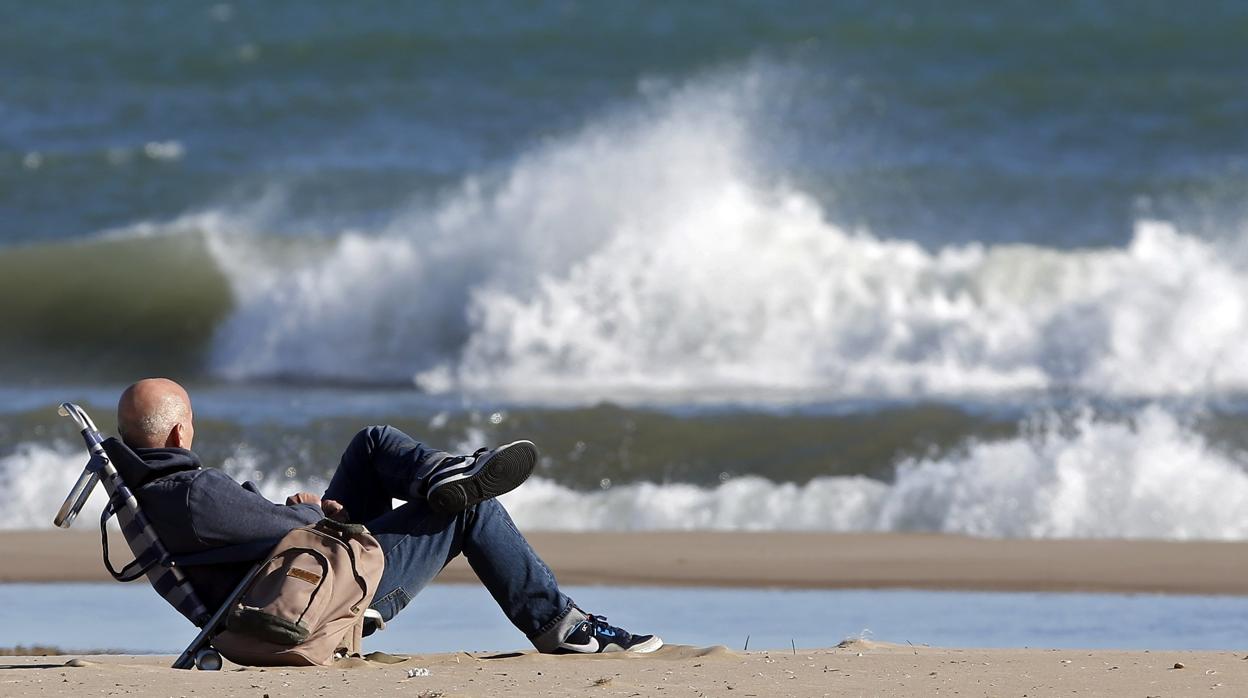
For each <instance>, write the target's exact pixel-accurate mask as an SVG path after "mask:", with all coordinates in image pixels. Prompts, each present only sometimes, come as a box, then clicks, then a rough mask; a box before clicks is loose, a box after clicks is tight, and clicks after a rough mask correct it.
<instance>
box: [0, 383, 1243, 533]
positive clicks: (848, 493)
mask: <svg viewBox="0 0 1248 698" xmlns="http://www.w3.org/2000/svg"><path fill="white" fill-rule="evenodd" d="M476 440H477V439H476V438H474V437H472V436H470V437H469V438H468V439H467V441H472V442H475V441H476ZM84 460H85V458H84V457H83V455H82V454H81V453H79V452H77V451H75V450H74V449H71V448H69V447H68V446H66V447H65V448H60V447H57V448H50V447H46V446H40V445H34V444H30V445H26V446H23V447H21V448H19V449H18V450H17V452H16V453H14V454H13V455H10V456H8V457H6V458H3V459H0V486H3V487H5V489H6V491H8V492H11V493H14V492H15V493H16V494H17V496H16V498H15V501H16V504H15V505H14V506H11V507H10V509H9V512H8V514H7V515H6V517H4V519H3V521H0V527H3V528H9V529H17V528H42V527H47V526H49V525H50V522H51V514H52V513H53V512H55V511H56V507H57V506H59V504H60V501H61V498H62V497H63V496H64V494H65V493H66V492H68V490H69V487H70V485H71V484H72V482H73V479H74V477H76V476H77V473H78V472H79V471H80V469H81V466H82V464H83V462H84ZM260 465H261V463H260V459H259V458H258V457H257V455H256V454H254V453H248V452H247V450H246V449H242V450H240V451H239V452H238V453H237V454H236V455H235V456H233V457H231V458H229V459H227V461H226V462H225V463H224V464H223V467H224V469H225V470H226V471H227V472H229V473H230V474H231V475H233V476H235V477H237V478H239V479H248V478H256V477H257V475H258V474H260V473H261V470H260V468H259V467H258V466H260ZM259 484H260V486H261V489H262V491H263V492H264V494H265V495H266V496H268V497H269V498H270V499H273V500H274V501H282V499H284V498H285V496H286V495H288V494H290V493H293V492H295V491H298V490H311V491H315V492H319V491H322V490H323V489H324V487H325V483H324V481H322V480H312V481H305V480H301V479H297V478H287V477H283V476H282V475H280V474H278V475H276V476H271V477H268V478H261V479H260V482H259ZM502 501H503V502H504V504H505V505H506V506H507V508H508V510H509V511H510V512H511V513H512V515H513V517H514V518H515V520H516V521H517V523H518V524H519V525H520V526H521V527H522V528H524V529H532V530H537V529H546V530H571V531H588V530H626V531H627V530H746V531H773V530H780V531H933V532H944V533H958V534H968V535H975V536H989V537H1007V538H1068V537H1073V538H1162V539H1176V540H1187V539H1226V540H1243V539H1248V520H1245V518H1244V517H1243V512H1244V511H1245V508H1246V507H1248V472H1245V470H1244V468H1243V465H1242V463H1241V462H1240V461H1239V460H1237V459H1236V458H1234V457H1231V456H1228V455H1226V454H1224V453H1221V452H1219V451H1217V450H1215V449H1211V448H1210V447H1209V445H1208V444H1207V443H1206V441H1205V440H1204V439H1203V438H1202V437H1201V436H1199V435H1198V434H1196V433H1194V432H1192V431H1191V430H1190V429H1189V428H1187V427H1185V426H1184V425H1183V423H1182V422H1181V420H1179V419H1177V418H1176V417H1175V416H1173V415H1171V414H1170V413H1169V412H1167V411H1165V410H1163V409H1161V408H1159V407H1148V408H1145V409H1142V410H1141V411H1139V412H1137V413H1135V414H1134V415H1131V416H1130V417H1129V418H1126V419H1116V420H1105V419H1100V418H1097V417H1094V416H1093V415H1091V414H1090V413H1082V414H1078V415H1075V416H1073V417H1070V418H1067V419H1060V418H1058V417H1056V416H1053V415H1049V416H1046V417H1043V418H1038V419H1035V420H1032V421H1030V422H1029V424H1028V428H1027V430H1026V432H1025V433H1024V435H1022V436H1020V437H1018V438H1014V439H1005V440H1000V441H991V442H982V443H974V442H972V443H968V444H966V446H965V448H964V449H962V450H961V451H960V452H957V453H954V454H952V455H949V456H946V457H942V458H929V459H914V460H908V461H904V462H902V463H900V464H898V468H897V475H896V479H895V481H894V482H891V483H886V482H881V481H879V480H873V479H870V478H866V477H861V476H855V477H820V478H816V479H814V480H812V481H810V482H808V483H806V484H804V485H798V484H795V483H776V482H773V481H770V480H766V479H763V478H758V477H740V478H734V479H729V480H728V481H726V482H724V483H723V484H721V485H719V486H717V487H713V488H705V487H696V486H693V485H688V484H657V483H651V482H645V483H638V484H631V485H624V486H611V487H607V488H606V489H602V490H599V491H592V492H584V491H577V490H573V489H570V488H567V487H564V486H562V485H560V484H558V483H556V482H553V481H550V480H547V479H542V478H540V477H535V478H533V479H531V480H530V481H529V482H527V483H526V484H525V485H524V486H523V487H521V488H520V489H518V490H516V491H514V492H512V493H509V494H507V495H505V496H504V497H503V498H502ZM102 503H103V495H102V494H100V493H97V494H96V496H95V497H94V498H93V499H92V502H91V505H90V506H89V507H88V509H87V510H86V511H85V512H84V514H83V520H85V521H91V520H94V519H93V518H92V513H93V512H94V514H95V515H97V516H98V512H99V507H100V506H102ZM80 525H81V524H80Z"/></svg>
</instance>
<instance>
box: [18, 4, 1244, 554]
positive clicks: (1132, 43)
mask: <svg viewBox="0 0 1248 698" xmlns="http://www.w3.org/2000/svg"><path fill="white" fill-rule="evenodd" d="M1245 21H1248V7H1246V6H1245V5H1244V4H1243V3H1236V2H1229V1H1227V2H1219V1H1210V2H1202V3H1199V6H1198V7H1193V8H1192V9H1191V11H1184V12H1176V11H1175V10H1174V7H1173V6H1172V5H1170V4H1168V3H1160V2H1157V3H1154V2H1139V3H1130V4H1129V5H1127V4H1114V3H1104V2H1096V1H1093V0H1087V1H1078V2H1069V3H1063V4H1062V5H1061V7H1056V8H1046V10H1045V11H1044V12H1038V11H1036V10H1035V9H1034V8H1032V7H1029V6H1027V5H1015V4H999V5H994V6H984V5H983V4H982V3H976V2H947V3H940V4H939V5H935V4H931V3H923V2H902V3H888V4H887V6H884V5H879V6H877V5H874V4H871V3H865V4H863V3H826V2H819V1H817V0H788V1H785V2H774V3H753V2H722V3H714V4H710V5H707V4H702V3H670V2H657V1H653V2H652V1H646V2H634V3H615V4H611V5H610V6H607V7H604V6H602V5H601V4H595V3H577V2H538V3H526V4H524V5H523V6H521V5H514V6H513V5H509V4H506V3H452V4H425V3H416V4H413V3H401V2H393V3H386V2H380V3H375V4H370V5H369V6H368V7H355V6H351V7H347V6H344V5H342V4H341V3H334V2H328V1H326V0H311V1H309V2H300V3H276V2H275V3H259V4H255V3H239V4H232V3H229V2H221V3H216V4H204V5H195V4H186V5H172V6H171V5H169V4H168V3H166V2H158V1H156V0H150V1H146V2H127V3H123V4H116V3H94V4H91V5H89V6H80V5H73V6H69V5H64V6H62V5H55V4H52V5H49V4H45V3H23V4H15V5H12V6H6V9H5V11H4V21H3V22H0V84H2V85H3V86H4V89H3V90H0V299H2V300H0V493H3V503H4V505H3V515H0V528H31V527H46V526H48V525H49V523H50V518H51V516H52V514H53V513H54V512H55V511H56V509H57V507H58V505H59V502H60V499H61V497H63V496H64V494H65V492H67V491H68V488H69V486H70V484H71V483H72V481H73V479H74V477H75V476H76V472H77V471H78V470H79V469H80V467H81V465H82V462H83V453H82V449H81V446H80V445H79V444H77V443H75V439H76V438H77V437H76V435H75V434H74V432H73V430H72V428H71V425H69V424H68V423H67V421H66V420H59V419H58V418H57V417H56V416H55V405H56V403H58V402H60V401H62V400H73V401H78V402H81V403H82V404H83V405H84V406H86V407H87V408H88V409H89V410H90V411H91V412H92V413H93V414H94V415H95V417H96V419H97V421H98V422H99V423H100V426H101V427H102V428H103V429H104V430H105V431H107V432H111V431H112V430H113V427H114V425H113V420H112V418H111V411H112V409H113V406H114V404H115V400H116V396H117V395H118V393H119V392H120V390H121V389H122V388H123V387H124V386H125V385H126V384H127V383H129V382H131V381H133V380H135V379H137V378H140V377H143V376H149V375H169V376H171V377H173V378H176V379H178V380H180V381H183V382H185V383H186V384H187V385H188V386H189V387H190V389H191V393H192V397H193V400H194V407H195V414H196V418H197V423H196V427H197V429H196V434H197V438H196V442H195V448H196V450H197V451H198V452H199V453H200V454H201V455H202V456H203V458H204V461H205V463H206V464H208V465H212V466H217V467H222V468H225V469H226V470H227V471H229V472H230V473H231V474H232V475H234V476H236V477H239V478H244V479H250V480H255V481H257V482H258V483H259V485H260V487H261V489H262V490H263V491H264V492H265V494H266V495H268V496H270V497H271V498H274V499H275V500H277V501H281V500H282V499H283V498H284V497H285V496H286V495H287V494H289V493H290V492H293V491H296V490H300V489H310V490H318V488H321V487H323V486H324V484H325V482H326V481H327V480H328V479H329V477H330V476H331V474H332V471H333V468H334V465H335V464H336V462H337V457H338V454H339V453H340V452H341V449H342V448H343V447H344V446H345V444H346V443H347V441H348V440H349V439H350V438H351V436H352V434H353V433H355V431H356V430H358V429H359V428H360V427H362V426H364V425H366V424H370V423H382V422H384V423H392V424H395V425H397V426H399V427H400V428H402V429H404V430H405V431H408V432H409V433H411V434H412V435H414V436H416V437H418V438H421V439H424V440H426V441H428V442H430V443H433V444H435V445H438V446H442V447H444V448H448V449H452V450H462V451H467V452H471V451H473V450H475V449H476V448H478V447H479V446H482V445H487V444H491V443H499V442H505V441H510V440H514V439H518V438H529V439H533V440H534V441H536V442H537V444H538V445H539V447H540V448H541V449H542V453H543V456H542V460H541V462H540V464H539V466H538V469H537V471H536V474H535V477H534V478H533V480H532V481H530V482H529V483H528V484H526V486H525V487H524V488H522V489H521V490H519V491H517V492H515V493H513V494H511V495H508V497H507V499H506V500H505V502H506V504H507V506H508V507H509V508H510V509H512V510H513V512H514V513H515V515H516V516H515V518H516V519H517V521H518V522H519V523H520V525H521V526H522V527H524V528H526V529H536V528H544V529H555V530H598V529H612V530H645V529H717V530H741V529H748V530H816V531H912V530H919V531H937V532H951V533H962V534H970V535H980V536H995V537H1022V538H1033V537H1138V538H1164V539H1177V540H1183V539H1231V540H1242V539H1248V523H1246V519H1245V517H1244V516H1243V515H1242V512H1244V511H1246V510H1248V474H1246V472H1245V467H1244V466H1245V463H1246V462H1248V459H1246V458H1245V456H1244V453H1245V452H1246V450H1248V400H1245V394H1246V391H1248V302H1246V301H1245V300H1244V299H1246V298H1248V244H1245V243H1248V236H1246V235H1245V230H1248V228H1246V227H1245V221H1248V215H1245V214H1248V195H1246V194H1248V129H1244V128H1243V126H1242V125H1243V124H1244V123H1248V90H1245V89H1244V82H1243V76H1244V75H1245V74H1248V52H1245V51H1244V50H1243V36H1242V27H1243V26H1244V23H1245ZM100 501H101V500H99V499H98V497H97V499H95V500H94V501H93V502H92V504H91V505H90V507H91V508H90V509H89V512H91V511H94V512H98V510H99V506H100Z"/></svg>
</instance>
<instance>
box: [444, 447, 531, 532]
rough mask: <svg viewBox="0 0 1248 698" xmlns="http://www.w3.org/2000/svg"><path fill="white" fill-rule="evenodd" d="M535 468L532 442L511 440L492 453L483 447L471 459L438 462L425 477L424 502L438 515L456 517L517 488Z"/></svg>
mask: <svg viewBox="0 0 1248 698" xmlns="http://www.w3.org/2000/svg"><path fill="white" fill-rule="evenodd" d="M535 465H537V446H534V445H533V442H532V441H513V442H511V443H509V444H507V445H505V446H499V447H498V448H496V449H494V450H490V449H486V448H483V449H480V450H478V451H477V452H476V453H474V454H472V455H471V456H452V457H451V458H447V459H446V460H444V461H442V462H441V463H438V465H437V466H436V467H434V469H433V472H432V473H429V475H428V476H427V477H426V478H425V482H424V488H423V489H424V494H425V499H427V500H429V507H430V508H431V509H433V510H434V511H436V512H438V513H439V514H456V513H458V512H461V511H463V510H465V509H467V508H468V507H470V506H472V505H474V504H477V503H479V502H483V501H485V500H487V499H492V498H494V497H497V496H499V495H500V494H506V493H507V492H510V491H512V490H514V489H516V488H517V487H519V486H520V485H521V484H523V483H524V481H525V480H527V479H528V477H529V474H530V473H532V472H533V466H535Z"/></svg>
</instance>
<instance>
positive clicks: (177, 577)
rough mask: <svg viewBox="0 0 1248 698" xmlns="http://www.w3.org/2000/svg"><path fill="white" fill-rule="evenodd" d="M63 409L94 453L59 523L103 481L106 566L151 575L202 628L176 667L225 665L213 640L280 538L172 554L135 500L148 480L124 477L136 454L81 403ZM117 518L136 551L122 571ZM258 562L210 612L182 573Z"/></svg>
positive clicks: (120, 577)
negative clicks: (113, 548) (117, 558)
mask: <svg viewBox="0 0 1248 698" xmlns="http://www.w3.org/2000/svg"><path fill="white" fill-rule="evenodd" d="M58 412H59V413H60V414H61V416H63V417H70V418H72V419H73V420H74V421H75V422H77V424H78V427H79V429H81V433H82V438H83V441H85V442H86V445H87V450H88V451H89V452H90V454H91V457H90V460H89V461H88V462H87V467H86V468H85V469H84V470H83V471H82V475H80V476H79V477H78V481H77V482H76V483H75V484H74V487H73V489H71V490H70V492H69V496H68V497H66V498H65V503H64V504H62V505H61V509H60V511H59V512H57V515H56V518H55V519H54V520H53V522H54V523H55V524H56V525H57V526H59V527H61V528H69V526H70V524H72V523H73V521H74V519H75V518H76V517H77V516H78V512H79V510H81V509H82V506H83V505H84V504H86V502H87V498H88V497H90V496H91V491H92V490H93V489H94V488H95V485H96V484H97V483H99V482H103V483H104V491H105V492H106V493H107V494H108V503H107V504H106V505H105V506H104V512H103V514H101V516H100V535H101V537H102V539H103V544H102V545H103V548H104V566H105V567H106V568H108V572H109V574H111V575H113V578H114V579H116V580H117V581H120V582H130V581H134V580H136V579H138V578H139V577H141V576H146V577H147V580H148V581H149V582H151V584H152V587H153V588H154V589H155V590H156V593H158V594H160V595H161V597H162V598H164V599H165V601H168V602H169V604H170V605H171V606H173V607H174V608H176V609H177V610H178V612H179V613H181V614H182V615H183V616H186V618H187V620H189V621H191V622H192V623H194V624H195V626H196V627H198V628H199V629H200V631H199V634H198V635H196V636H195V639H194V640H192V641H191V644H190V645H187V647H186V649H185V650H183V651H182V654H180V655H178V658H177V660H176V661H175V662H174V663H173V668H174V669H190V668H191V667H192V666H195V667H198V668H200V669H203V670H208V671H212V670H216V669H220V668H221V654H220V653H219V652H217V651H216V650H215V649H213V648H212V638H213V636H214V635H215V634H216V633H217V631H218V630H220V629H222V627H223V623H224V621H225V619H226V617H227V616H228V614H229V610H230V608H231V607H233V605H234V604H235V603H236V602H237V600H238V598H239V597H240V596H241V595H242V593H243V590H244V589H245V588H246V587H247V584H248V583H249V582H250V581H251V580H252V578H253V577H254V576H255V575H256V573H257V572H258V571H259V570H260V568H261V563H262V562H263V561H264V560H265V557H266V555H267V553H268V552H269V551H270V550H272V548H273V546H274V545H276V544H277V540H272V541H259V542H256V543H248V544H244V545H236V546H229V547H224V548H218V549H215V550H211V551H208V552H203V553H194V554H190V555H171V554H170V553H169V551H168V550H167V549H166V548H165V546H164V544H163V543H161V541H160V537H159V536H158V535H157V533H156V530H155V529H154V528H153V527H152V524H151V522H150V521H149V520H148V518H147V516H145V515H144V514H143V511H142V509H140V508H139V502H138V500H137V499H135V496H134V492H133V490H134V489H135V488H137V487H138V486H139V485H140V484H142V483H140V482H134V481H130V482H127V477H124V476H123V475H129V476H131V477H133V475H134V474H133V473H132V472H130V470H131V469H132V467H133V466H130V467H127V461H128V460H131V459H134V458H135V457H134V456H133V454H132V453H130V451H129V449H128V448H127V447H126V446H125V445H124V444H122V443H121V442H120V441H118V440H117V439H115V438H109V439H105V438H104V437H103V435H101V434H100V432H99V430H97V429H96V428H95V423H94V422H92V421H91V418H90V417H88V416H87V413H86V412H84V411H83V410H82V408H81V407H78V406H77V405H74V404H72V403H68V402H65V403H62V404H61V406H60V409H59V410H58ZM115 462H116V463H115ZM118 466H121V467H120V468H119V467H118ZM113 516H116V517H117V521H118V523H119V524H120V525H121V532H122V535H123V536H124V537H125V539H126V543H127V544H129V546H130V550H131V552H133V553H134V560H133V561H132V562H130V563H128V564H126V565H124V566H123V567H122V568H121V569H120V570H117V569H114V568H113V564H112V562H111V561H110V560H109V557H108V529H107V526H108V520H109V519H110V518H112V517H113ZM253 561H254V562H256V564H255V565H254V566H253V567H252V569H251V571H250V572H248V573H247V575H246V576H244V578H243V580H242V581H241V582H239V584H238V586H237V587H235V589H234V591H233V592H231V593H230V595H229V597H227V598H226V600H225V602H224V603H222V604H221V607H220V608H218V609H216V610H215V611H210V610H209V609H208V608H207V607H206V606H205V605H204V603H203V602H202V601H201V600H200V597H199V595H198V594H196V593H195V589H194V588H193V587H192V586H191V583H190V581H189V580H188V579H187V578H186V575H185V574H184V573H183V571H182V570H183V568H186V567H190V566H194V565H215V564H223V563H231V562H233V563H239V562H253Z"/></svg>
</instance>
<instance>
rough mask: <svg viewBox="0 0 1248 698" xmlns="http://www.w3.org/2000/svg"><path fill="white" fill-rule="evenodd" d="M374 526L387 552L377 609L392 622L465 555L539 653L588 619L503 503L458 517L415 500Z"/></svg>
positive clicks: (481, 506) (485, 505)
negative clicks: (521, 532)
mask: <svg viewBox="0 0 1248 698" xmlns="http://www.w3.org/2000/svg"><path fill="white" fill-rule="evenodd" d="M367 525H368V528H369V530H370V531H372V532H373V535H374V536H376V537H377V540H378V541H379V542H380V543H381V547H382V550H383V551H384V552H385V554H386V569H385V573H384V574H383V575H382V578H381V582H380V584H378V587H377V596H376V597H375V600H374V601H373V603H372V607H373V608H375V609H376V610H377V611H378V612H380V613H381V615H382V618H384V619H385V620H387V621H389V620H390V619H391V618H393V617H394V615H395V614H397V613H398V612H399V611H400V610H402V609H403V607H404V606H406V605H407V603H408V602H409V601H410V600H411V599H412V597H413V596H415V595H416V594H417V593H418V592H419V591H420V590H421V589H423V588H424V587H425V586H426V585H427V584H429V582H431V581H433V578H434V577H436V576H437V574H438V572H440V571H441V570H442V568H443V567H445V566H446V563H448V562H450V561H451V559H453V558H454V557H455V556H456V555H458V554H460V553H461V552H462V553H464V555H465V556H466V557H467V558H468V564H469V565H471V566H472V569H473V571H474V572H476V574H477V577H478V578H479V579H480V580H481V582H482V584H484V585H485V587H486V589H488V590H489V592H490V595H491V596H493V597H494V600H495V601H496V602H497V603H498V605H499V607H500V608H502V610H503V613H504V614H505V615H506V616H507V619H508V620H510V621H511V623H512V625H515V626H516V628H517V629H519V630H520V631H521V632H523V633H524V634H525V635H526V636H527V637H528V638H529V639H530V640H531V641H532V642H533V644H534V645H535V646H536V647H537V648H538V649H539V650H545V651H549V650H552V649H554V648H555V646H557V645H558V644H559V643H560V642H561V641H562V640H563V638H564V637H566V636H567V634H568V633H569V632H571V630H572V628H574V627H575V626H576V625H577V624H578V623H580V622H581V621H582V620H584V618H585V616H584V614H582V613H581V612H580V610H578V609H577V608H576V607H575V606H574V605H573V603H572V599H570V598H568V597H567V596H566V595H564V594H563V592H561V591H559V586H558V583H557V582H556V581H555V575H554V574H553V573H552V572H551V571H550V568H549V567H547V566H546V563H544V562H542V559H541V558H540V557H538V556H537V553H536V552H534V550H533V548H532V547H531V546H530V545H529V543H528V541H526V540H525V539H524V536H523V535H521V534H520V532H519V531H518V530H516V526H515V524H514V523H512V520H511V517H510V516H508V514H507V511H506V510H505V509H504V508H503V506H502V505H501V504H499V503H498V501H497V500H493V499H490V500H486V501H484V502H481V503H480V504H478V505H477V506H475V507H472V508H470V509H468V510H467V511H464V512H460V513H458V514H454V515H447V514H437V513H435V512H433V511H432V510H431V509H429V507H428V505H426V504H425V502H423V501H416V502H409V503H408V504H404V505H403V506H401V507H399V508H398V509H395V510H394V511H392V512H390V513H388V514H383V515H382V516H380V517H379V518H377V519H375V520H373V521H370V522H368V524H367Z"/></svg>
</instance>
